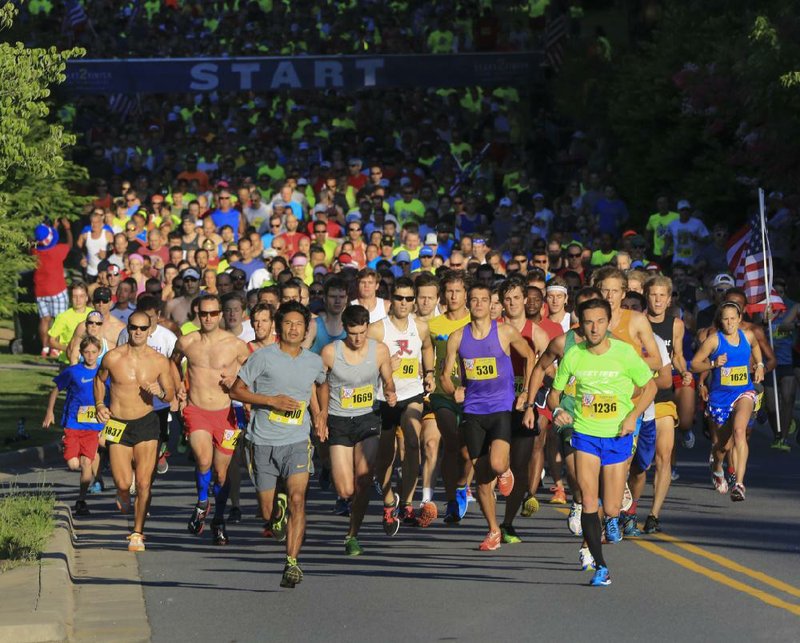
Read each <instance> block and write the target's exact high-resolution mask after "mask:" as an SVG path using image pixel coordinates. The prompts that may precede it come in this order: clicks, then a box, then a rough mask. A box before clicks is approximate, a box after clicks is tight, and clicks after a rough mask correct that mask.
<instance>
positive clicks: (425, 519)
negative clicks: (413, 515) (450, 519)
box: [417, 502, 439, 528]
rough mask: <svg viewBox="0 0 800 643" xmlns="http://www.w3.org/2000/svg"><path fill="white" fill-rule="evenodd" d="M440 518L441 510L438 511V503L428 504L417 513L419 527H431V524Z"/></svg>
mask: <svg viewBox="0 0 800 643" xmlns="http://www.w3.org/2000/svg"><path fill="white" fill-rule="evenodd" d="M438 517H439V510H438V509H436V503H434V502H426V503H424V504H423V505H422V506H421V507H420V508H419V512H417V527H423V528H425V527H430V526H431V523H432V522H433V521H434V520H436V519H437V518H438Z"/></svg>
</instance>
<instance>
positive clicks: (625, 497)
mask: <svg viewBox="0 0 800 643" xmlns="http://www.w3.org/2000/svg"><path fill="white" fill-rule="evenodd" d="M632 504H633V496H632V495H631V490H630V487H628V483H627V482H626V483H625V491H623V493H622V511H628V509H630V508H631V505H632Z"/></svg>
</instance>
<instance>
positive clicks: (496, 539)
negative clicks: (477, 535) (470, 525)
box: [478, 529, 502, 551]
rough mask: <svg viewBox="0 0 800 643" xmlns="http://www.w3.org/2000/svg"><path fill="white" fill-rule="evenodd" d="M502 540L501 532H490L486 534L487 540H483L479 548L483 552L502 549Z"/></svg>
mask: <svg viewBox="0 0 800 643" xmlns="http://www.w3.org/2000/svg"><path fill="white" fill-rule="evenodd" d="M501 540H502V534H501V533H500V530H499V529H498V530H497V531H490V532H489V533H488V534H486V538H484V539H483V542H482V543H481V544H480V545H479V546H478V549H479V550H481V551H494V550H495V549H500V542H501Z"/></svg>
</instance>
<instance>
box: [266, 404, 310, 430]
mask: <svg viewBox="0 0 800 643" xmlns="http://www.w3.org/2000/svg"><path fill="white" fill-rule="evenodd" d="M305 416H306V403H305V402H300V408H299V409H295V410H293V411H278V410H276V409H273V410H272V411H270V412H269V419H270V421H271V422H277V423H278V424H288V425H290V426H300V425H302V424H303V419H304V418H305Z"/></svg>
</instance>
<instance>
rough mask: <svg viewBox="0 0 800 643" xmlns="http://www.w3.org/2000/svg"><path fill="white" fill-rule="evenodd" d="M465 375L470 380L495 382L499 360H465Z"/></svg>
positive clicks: (485, 358)
mask: <svg viewBox="0 0 800 643" xmlns="http://www.w3.org/2000/svg"><path fill="white" fill-rule="evenodd" d="M464 373H465V374H466V376H467V379H468V380H493V379H495V378H496V377H497V360H496V359H495V358H494V357H476V358H475V359H465V360H464Z"/></svg>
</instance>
